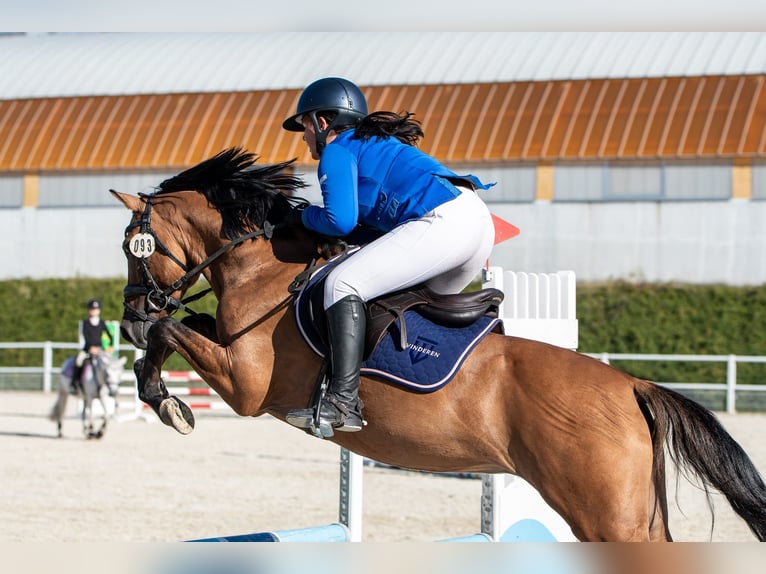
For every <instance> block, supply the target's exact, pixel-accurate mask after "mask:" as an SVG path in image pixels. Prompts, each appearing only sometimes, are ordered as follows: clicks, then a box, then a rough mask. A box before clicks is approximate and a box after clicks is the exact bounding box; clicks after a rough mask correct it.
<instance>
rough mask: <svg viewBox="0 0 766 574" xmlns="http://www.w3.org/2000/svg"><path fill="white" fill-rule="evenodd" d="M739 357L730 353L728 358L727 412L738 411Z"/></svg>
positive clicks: (733, 412)
mask: <svg viewBox="0 0 766 574" xmlns="http://www.w3.org/2000/svg"><path fill="white" fill-rule="evenodd" d="M736 391H737V357H736V355H729V357H728V359H727V360H726V412H727V413H729V414H730V415H733V414H736V412H737V392H736Z"/></svg>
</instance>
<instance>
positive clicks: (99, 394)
mask: <svg viewBox="0 0 766 574" xmlns="http://www.w3.org/2000/svg"><path fill="white" fill-rule="evenodd" d="M74 361H75V359H74V357H69V358H68V359H66V360H65V361H64V363H63V364H62V365H61V374H60V375H59V391H58V397H57V399H56V403H55V404H54V405H53V408H52V409H51V413H50V416H49V418H50V420H52V421H53V422H55V423H56V425H57V428H58V437H59V438H61V437H62V436H63V433H62V422H63V420H64V415H65V414H66V405H67V400H68V398H69V395H71V394H75V395H81V396H82V414H81V418H82V430H83V434H84V435H85V438H88V439H93V438H96V439H98V438H102V437H103V436H104V433H105V432H106V426H107V420H108V418H109V414H108V413H109V411H108V409H107V402H106V397H107V396H110V397H113V398H114V410H115V412H116V411H117V397H118V387H119V384H120V379H121V378H122V373H123V370H124V368H125V362H126V361H127V357H120V358H115V357H112V356H110V355H109V354H107V353H106V352H104V351H101V352H100V353H98V354H97V355H91V357H90V359H89V360H88V361H86V362H85V364H84V365H83V369H82V376H81V378H80V384H77V383H76V382H75V381H74V380H73V377H74V371H75V367H74ZM94 400H98V401H99V402H100V403H101V410H102V412H103V417H102V421H101V426H100V427H99V428H98V430H95V425H94V420H93V419H94V416H93V401H94Z"/></svg>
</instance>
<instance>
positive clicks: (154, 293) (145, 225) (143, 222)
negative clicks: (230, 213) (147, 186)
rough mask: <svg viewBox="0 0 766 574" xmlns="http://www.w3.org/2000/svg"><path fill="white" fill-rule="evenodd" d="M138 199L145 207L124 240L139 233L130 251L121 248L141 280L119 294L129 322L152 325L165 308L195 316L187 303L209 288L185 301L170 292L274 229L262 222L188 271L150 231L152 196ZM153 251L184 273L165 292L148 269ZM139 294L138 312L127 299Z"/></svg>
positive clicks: (269, 233) (171, 312) (126, 287)
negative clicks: (136, 266) (135, 262)
mask: <svg viewBox="0 0 766 574" xmlns="http://www.w3.org/2000/svg"><path fill="white" fill-rule="evenodd" d="M141 197H144V198H146V206H145V207H144V211H143V213H142V214H141V219H138V220H136V221H134V222H132V223H131V224H130V225H128V226H127V227H126V228H125V237H127V236H128V234H129V233H130V232H131V231H132V230H133V229H135V228H137V227H138V228H140V229H139V234H138V235H136V237H135V238H134V241H135V242H136V245H135V246H134V247H133V248H131V247H129V246H128V245H124V246H123V251H125V255H126V256H127V257H136V258H137V259H138V260H139V263H140V265H141V270H142V273H143V278H144V281H143V283H132V284H131V283H129V284H128V285H126V286H125V288H124V289H123V291H122V295H123V303H122V304H123V306H124V308H125V316H126V317H127V318H128V319H130V320H138V321H143V322H146V321H150V322H152V323H154V322H156V321H157V318H156V317H154V316H153V315H152V314H153V313H158V312H160V311H163V310H166V309H168V314H170V315H172V314H173V313H175V312H176V311H178V310H179V309H183V310H184V311H186V312H187V313H190V314H192V315H196V313H195V312H194V311H192V310H191V309H189V308H188V307H187V306H186V304H187V303H191V302H192V301H196V300H198V299H200V298H202V297H204V296H205V295H207V294H208V293H209V292H210V291H211V289H205V290H204V291H201V292H200V293H196V294H195V295H192V296H191V297H187V298H184V299H177V298H175V297H173V296H172V293H173V292H174V291H177V290H179V289H180V288H181V287H183V286H184V285H186V284H187V283H188V282H189V281H190V280H191V279H193V278H194V277H196V276H197V275H199V273H200V272H201V271H202V270H203V269H205V268H206V267H208V266H209V265H210V264H211V263H212V262H213V261H215V260H216V259H218V258H219V257H220V256H221V255H223V254H224V253H226V252H227V251H229V250H230V249H233V248H234V247H236V246H237V245H239V244H241V243H244V242H245V241H247V240H249V239H254V238H256V237H259V236H261V235H263V236H264V237H265V238H266V239H271V237H272V235H273V234H274V229H275V226H274V225H272V224H271V223H269V222H268V221H265V222H264V223H263V228H262V229H258V230H256V231H251V232H250V233H247V234H245V235H241V236H239V237H237V238H236V239H233V240H232V241H230V242H229V243H227V244H226V245H224V246H222V247H221V248H219V249H218V250H217V251H216V252H215V253H213V254H212V255H210V256H209V257H208V258H207V259H205V260H204V261H203V262H202V263H200V264H199V265H196V266H195V267H194V268H192V269H189V268H188V267H187V266H186V264H185V263H184V262H183V261H181V260H180V259H178V257H176V256H175V255H173V253H171V252H170V250H169V249H168V248H167V246H165V244H164V243H163V242H162V241H161V240H160V238H159V237H157V232H156V231H154V229H153V228H152V223H151V216H152V199H153V197H154V196H152V195H144V194H141ZM152 241H153V242H154V245H151V242H152ZM155 251H159V252H160V253H162V254H163V255H165V256H166V257H168V258H169V259H170V260H171V261H172V262H173V263H175V264H176V265H178V267H180V268H181V269H182V270H183V271H184V272H185V273H184V274H183V275H182V276H181V277H179V278H178V279H176V280H175V281H173V283H171V284H170V285H168V286H167V287H166V288H165V289H163V288H162V287H160V285H159V283H157V281H156V280H155V279H154V276H153V275H152V272H151V270H150V269H149V256H151V254H152V253H154V252H155ZM142 252H145V253H146V254H145V255H144V254H141V253H142ZM141 295H143V296H144V310H143V311H139V310H138V309H135V308H134V307H131V306H130V305H128V302H127V299H128V298H131V297H139V296H141Z"/></svg>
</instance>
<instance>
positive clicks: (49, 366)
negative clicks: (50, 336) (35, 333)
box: [43, 341, 53, 393]
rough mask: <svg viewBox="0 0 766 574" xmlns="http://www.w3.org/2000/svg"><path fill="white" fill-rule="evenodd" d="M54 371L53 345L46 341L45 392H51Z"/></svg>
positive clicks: (44, 356) (44, 363) (44, 358)
mask: <svg viewBox="0 0 766 574" xmlns="http://www.w3.org/2000/svg"><path fill="white" fill-rule="evenodd" d="M52 371H53V343H51V342H50V341H45V346H44V347H43V391H44V392H46V393H49V392H51V387H52V384H51V379H52V376H51V375H52Z"/></svg>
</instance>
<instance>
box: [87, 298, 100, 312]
mask: <svg viewBox="0 0 766 574" xmlns="http://www.w3.org/2000/svg"><path fill="white" fill-rule="evenodd" d="M88 309H89V310H90V309H101V301H99V300H98V299H91V300H90V301H88Z"/></svg>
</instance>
